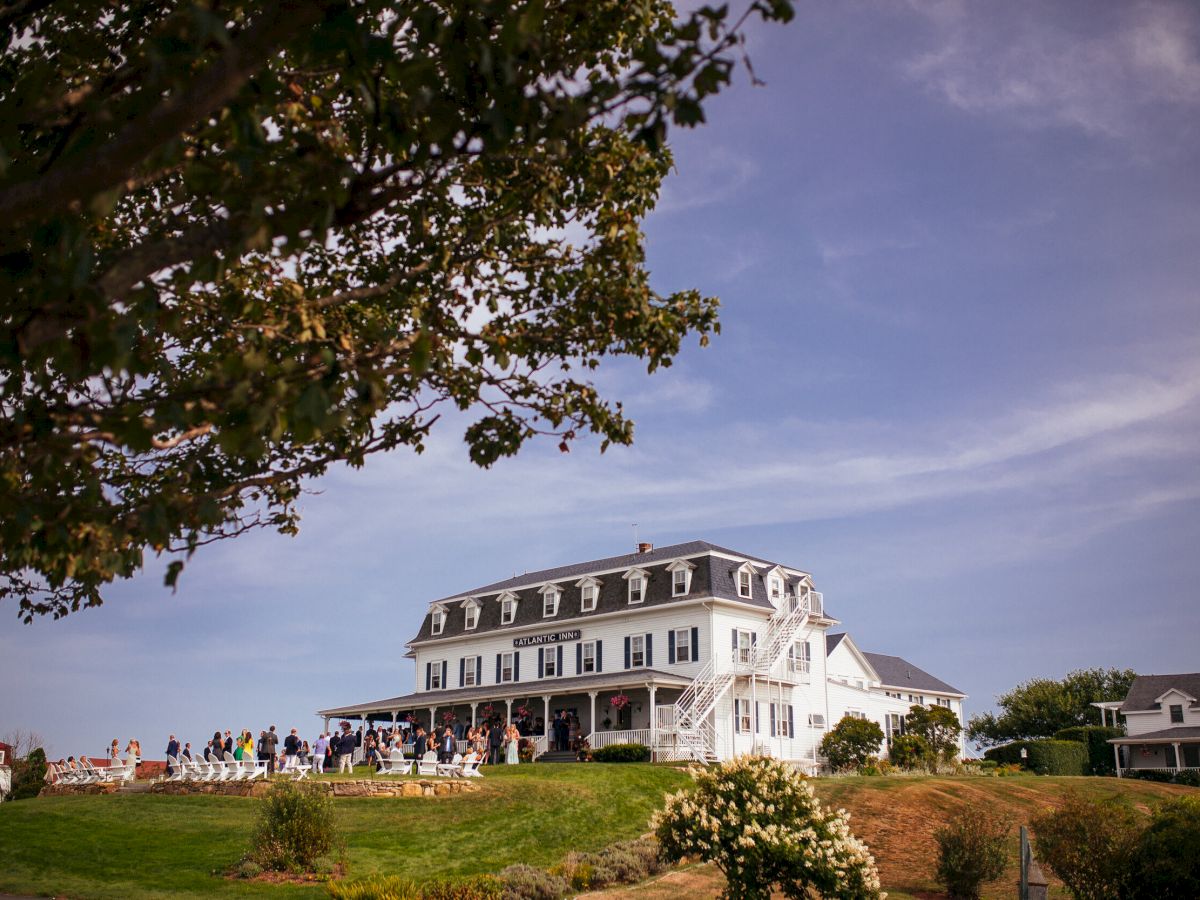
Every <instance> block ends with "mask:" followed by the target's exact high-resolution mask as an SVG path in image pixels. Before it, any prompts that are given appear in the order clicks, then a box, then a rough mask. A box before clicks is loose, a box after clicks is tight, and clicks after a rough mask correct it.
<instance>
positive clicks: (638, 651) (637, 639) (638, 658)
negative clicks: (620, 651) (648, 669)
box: [629, 634, 646, 669]
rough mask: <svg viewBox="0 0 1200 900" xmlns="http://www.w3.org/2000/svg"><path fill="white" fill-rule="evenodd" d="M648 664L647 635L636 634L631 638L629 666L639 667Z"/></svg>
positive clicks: (632, 667)
mask: <svg viewBox="0 0 1200 900" xmlns="http://www.w3.org/2000/svg"><path fill="white" fill-rule="evenodd" d="M645 665H646V636H645V635H643V634H635V635H634V636H633V637H631V638H630V639H629V667H630V668H631V669H638V668H641V667H643V666H645Z"/></svg>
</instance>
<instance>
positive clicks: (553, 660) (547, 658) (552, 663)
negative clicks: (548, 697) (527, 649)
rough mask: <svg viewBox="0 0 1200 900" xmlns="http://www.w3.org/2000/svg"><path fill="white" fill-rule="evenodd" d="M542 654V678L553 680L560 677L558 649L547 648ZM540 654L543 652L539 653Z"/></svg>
mask: <svg viewBox="0 0 1200 900" xmlns="http://www.w3.org/2000/svg"><path fill="white" fill-rule="evenodd" d="M545 650H546V652H545V653H544V654H542V677H543V678H553V677H554V676H556V675H558V674H559V672H558V647H554V646H551V647H546V648H545ZM538 652H539V653H540V652H541V651H538Z"/></svg>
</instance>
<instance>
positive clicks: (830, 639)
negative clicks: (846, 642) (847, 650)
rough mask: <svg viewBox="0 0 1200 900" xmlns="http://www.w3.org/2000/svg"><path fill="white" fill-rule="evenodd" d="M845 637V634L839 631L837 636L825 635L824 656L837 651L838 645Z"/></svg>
mask: <svg viewBox="0 0 1200 900" xmlns="http://www.w3.org/2000/svg"><path fill="white" fill-rule="evenodd" d="M845 636H846V632H844V631H840V632H838V633H837V634H827V635H825V655H826V656H828V655H829V654H830V653H832V652H833V651H834V650H836V649H837V646H838V644H840V643H841V642H842V638H844V637H845Z"/></svg>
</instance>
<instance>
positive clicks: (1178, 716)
mask: <svg viewBox="0 0 1200 900" xmlns="http://www.w3.org/2000/svg"><path fill="white" fill-rule="evenodd" d="M1171 724H1172V725H1182V724H1183V705H1182V704H1179V703H1175V704H1172V705H1171Z"/></svg>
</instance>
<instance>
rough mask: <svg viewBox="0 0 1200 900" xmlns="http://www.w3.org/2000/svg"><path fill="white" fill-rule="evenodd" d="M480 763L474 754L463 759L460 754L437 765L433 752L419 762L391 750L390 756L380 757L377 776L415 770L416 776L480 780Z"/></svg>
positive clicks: (402, 773) (400, 773)
mask: <svg viewBox="0 0 1200 900" xmlns="http://www.w3.org/2000/svg"><path fill="white" fill-rule="evenodd" d="M481 762H483V759H482V757H477V756H476V755H475V754H474V753H470V754H468V755H467V758H465V759H464V757H463V755H462V754H461V753H455V754H454V759H453V760H452V761H451V762H448V763H439V762H438V755H437V753H436V752H434V751H433V750H430V751H429V752H427V753H426V754H425V755H424V756H422V757H421V758H420V759H419V760H411V759H405V757H404V754H403V753H402V752H401V751H399V750H393V751H392V752H391V754H390V755H388V756H381V757H380V759H379V765H380V769H379V772H378V773H377V774H379V775H408V774H409V773H410V772H414V770H415V773H416V774H417V775H435V776H440V777H462V778H481V777H483V773H482V772H480V771H479V764H480V763H481Z"/></svg>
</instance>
